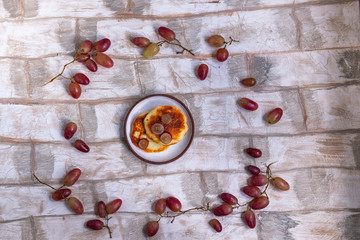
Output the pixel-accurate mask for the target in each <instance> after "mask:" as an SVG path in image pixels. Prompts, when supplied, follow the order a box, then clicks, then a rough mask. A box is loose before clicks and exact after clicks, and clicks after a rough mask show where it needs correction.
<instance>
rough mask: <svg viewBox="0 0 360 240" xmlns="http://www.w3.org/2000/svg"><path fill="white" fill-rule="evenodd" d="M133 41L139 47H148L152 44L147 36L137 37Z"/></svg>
mask: <svg viewBox="0 0 360 240" xmlns="http://www.w3.org/2000/svg"><path fill="white" fill-rule="evenodd" d="M133 43H134V44H135V45H136V46H138V47H147V46H149V44H150V40H149V39H148V38H146V37H136V38H134V39H133Z"/></svg>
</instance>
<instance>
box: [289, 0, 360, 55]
mask: <svg viewBox="0 0 360 240" xmlns="http://www.w3.org/2000/svg"><path fill="white" fill-rule="evenodd" d="M295 11H296V15H297V18H298V19H299V21H300V23H301V24H300V25H301V37H300V39H301V45H302V47H303V48H304V49H316V48H321V47H323V48H326V47H340V46H341V47H345V46H359V44H360V38H359V34H358V32H359V30H360V23H359V2H358V1H353V2H350V3H344V4H335V5H328V6H311V7H306V8H299V9H296V10H295Z"/></svg>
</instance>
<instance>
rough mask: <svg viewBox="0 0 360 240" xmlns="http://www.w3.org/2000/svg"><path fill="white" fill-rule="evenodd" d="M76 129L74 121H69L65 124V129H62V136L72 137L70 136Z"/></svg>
mask: <svg viewBox="0 0 360 240" xmlns="http://www.w3.org/2000/svg"><path fill="white" fill-rule="evenodd" d="M76 131H77V125H76V123H74V122H69V123H68V124H66V126H65V130H64V138H65V139H68V140H69V139H70V138H72V136H74V134H75V133H76Z"/></svg>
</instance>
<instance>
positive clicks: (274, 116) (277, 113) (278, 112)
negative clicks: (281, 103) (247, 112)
mask: <svg viewBox="0 0 360 240" xmlns="http://www.w3.org/2000/svg"><path fill="white" fill-rule="evenodd" d="M282 115H283V110H282V109H281V108H275V109H273V110H272V111H270V112H269V113H268V114H267V115H266V117H265V119H266V121H267V122H268V123H270V124H275V123H277V122H278V121H280V119H281V117H282Z"/></svg>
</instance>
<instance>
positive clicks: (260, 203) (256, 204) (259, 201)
mask: <svg viewBox="0 0 360 240" xmlns="http://www.w3.org/2000/svg"><path fill="white" fill-rule="evenodd" d="M269 203H270V201H269V199H268V198H267V197H265V196H260V197H258V198H255V199H254V200H253V201H252V202H251V203H250V207H251V208H252V209H254V210H257V209H263V208H265V207H267V205H269Z"/></svg>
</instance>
